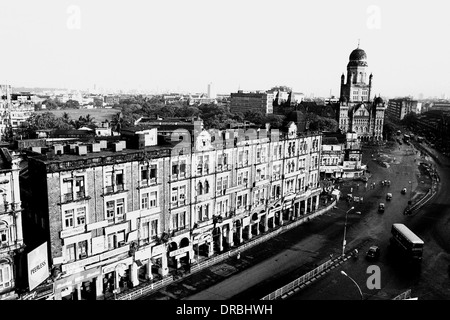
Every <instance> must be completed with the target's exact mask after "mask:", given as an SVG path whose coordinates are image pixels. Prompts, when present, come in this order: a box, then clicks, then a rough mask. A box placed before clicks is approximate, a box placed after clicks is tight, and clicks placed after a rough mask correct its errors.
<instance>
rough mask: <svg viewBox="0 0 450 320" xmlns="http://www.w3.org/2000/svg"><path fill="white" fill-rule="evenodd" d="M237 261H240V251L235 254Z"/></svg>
mask: <svg viewBox="0 0 450 320" xmlns="http://www.w3.org/2000/svg"><path fill="white" fill-rule="evenodd" d="M236 258H237V259H238V260H240V259H241V252H240V251H238V253H237V257H236Z"/></svg>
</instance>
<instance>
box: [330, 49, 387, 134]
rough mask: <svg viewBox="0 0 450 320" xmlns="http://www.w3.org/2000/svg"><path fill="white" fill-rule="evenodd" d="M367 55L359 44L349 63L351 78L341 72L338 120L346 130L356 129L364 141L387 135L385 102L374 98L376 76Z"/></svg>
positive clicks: (348, 74)
mask: <svg viewBox="0 0 450 320" xmlns="http://www.w3.org/2000/svg"><path fill="white" fill-rule="evenodd" d="M367 67H368V64H367V55H366V53H365V52H364V50H362V49H360V48H359V47H358V48H357V49H355V50H353V51H352V52H351V54H350V57H349V62H348V64H347V81H345V75H344V74H342V76H341V93H340V101H339V112H338V119H337V120H338V123H339V128H340V129H341V131H342V132H343V133H345V132H355V133H356V134H357V135H358V139H360V140H361V141H379V140H382V138H383V123H384V112H385V109H386V107H385V102H384V101H383V99H381V97H377V98H375V99H373V100H372V99H371V95H372V84H373V81H372V80H373V76H372V74H370V75H369V76H367V73H368V72H367Z"/></svg>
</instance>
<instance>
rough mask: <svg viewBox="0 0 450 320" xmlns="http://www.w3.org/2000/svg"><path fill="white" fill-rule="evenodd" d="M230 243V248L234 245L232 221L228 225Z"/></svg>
mask: <svg viewBox="0 0 450 320" xmlns="http://www.w3.org/2000/svg"><path fill="white" fill-rule="evenodd" d="M228 244H229V245H230V248H231V247H233V246H234V241H233V223H232V222H231V223H230V224H229V225H228Z"/></svg>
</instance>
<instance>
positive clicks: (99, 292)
mask: <svg viewBox="0 0 450 320" xmlns="http://www.w3.org/2000/svg"><path fill="white" fill-rule="evenodd" d="M94 281H95V297H96V299H97V300H100V299H101V298H103V277H102V276H98V277H97V278H95V280H94ZM99 298H100V299H99Z"/></svg>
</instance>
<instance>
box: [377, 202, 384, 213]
mask: <svg viewBox="0 0 450 320" xmlns="http://www.w3.org/2000/svg"><path fill="white" fill-rule="evenodd" d="M378 211H379V212H384V203H380V204H379V205H378Z"/></svg>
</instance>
